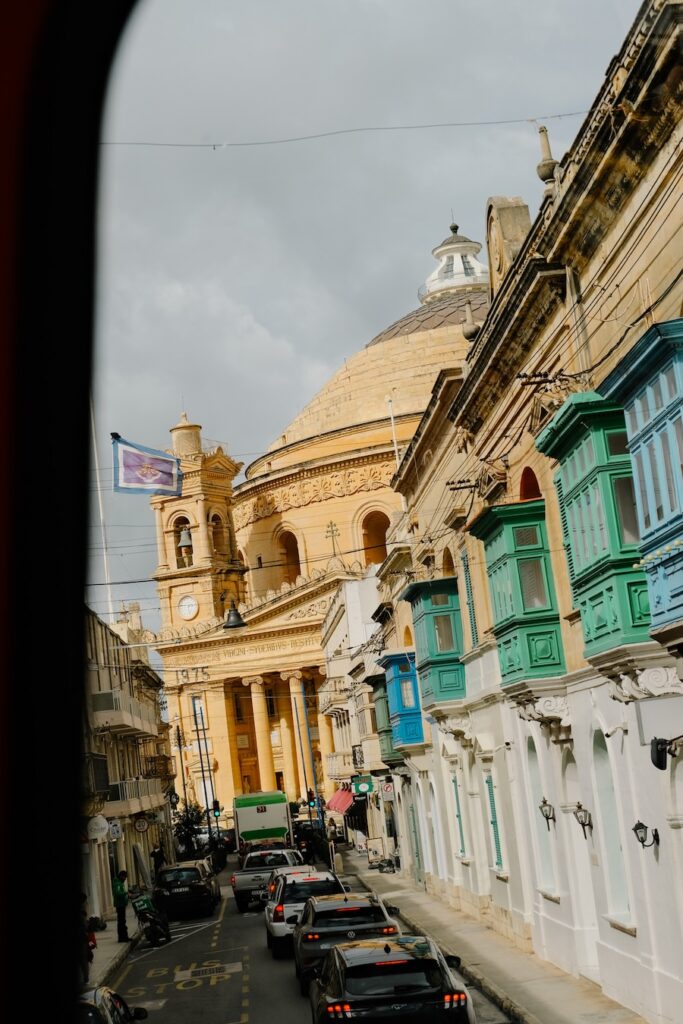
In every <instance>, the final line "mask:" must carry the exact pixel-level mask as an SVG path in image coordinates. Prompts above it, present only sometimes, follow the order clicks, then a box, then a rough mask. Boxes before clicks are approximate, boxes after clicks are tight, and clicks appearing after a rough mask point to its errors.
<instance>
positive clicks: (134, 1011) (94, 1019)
mask: <svg viewBox="0 0 683 1024" xmlns="http://www.w3.org/2000/svg"><path fill="white" fill-rule="evenodd" d="M146 1018H147V1010H145V1009H144V1007H142V1006H135V1007H130V1006H128V1004H127V1002H126V1001H125V999H124V998H123V997H122V996H120V995H119V994H118V992H114V991H113V989H110V988H107V987H106V985H100V986H98V987H97V988H90V989H87V990H86V991H84V992H82V993H81V997H80V1001H79V1004H78V1021H79V1024H128V1022H129V1021H133V1020H145V1019H146Z"/></svg>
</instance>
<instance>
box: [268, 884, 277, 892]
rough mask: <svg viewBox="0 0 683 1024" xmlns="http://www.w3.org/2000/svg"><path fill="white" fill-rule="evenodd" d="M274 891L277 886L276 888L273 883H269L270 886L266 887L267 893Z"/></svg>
mask: <svg viewBox="0 0 683 1024" xmlns="http://www.w3.org/2000/svg"><path fill="white" fill-rule="evenodd" d="M276 889H277V886H276V884H275V882H271V883H270V885H269V886H268V891H269V892H275V890H276Z"/></svg>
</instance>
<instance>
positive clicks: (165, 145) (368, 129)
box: [100, 110, 588, 149]
mask: <svg viewBox="0 0 683 1024" xmlns="http://www.w3.org/2000/svg"><path fill="white" fill-rule="evenodd" d="M587 113H588V111H587V110H572V111H569V112H568V113H565V114H539V115H538V116H537V117H509V118H499V119H497V120H492V121H439V122H435V123H434V124H378V125H366V126H364V127H359V128H335V129H333V130H332V131H328V132H313V133H311V134H310V135H292V136H288V137H286V138H283V139H250V140H245V141H242V142H154V141H151V140H148V139H142V140H136V141H130V142H127V141H122V142H119V141H115V140H114V141H108V140H106V139H103V140H102V142H101V143H100V145H101V146H133V147H135V146H137V147H147V148H150V149H239V148H246V147H250V146H284V145H288V144H289V143H290V142H310V141H311V140H313V139H329V138H332V137H333V136H335V135H361V134H370V133H372V132H415V131H424V130H426V129H431V128H486V127H490V126H496V125H506V124H535V123H536V122H538V121H557V120H559V119H560V118H563V117H582V116H584V115H585V114H587Z"/></svg>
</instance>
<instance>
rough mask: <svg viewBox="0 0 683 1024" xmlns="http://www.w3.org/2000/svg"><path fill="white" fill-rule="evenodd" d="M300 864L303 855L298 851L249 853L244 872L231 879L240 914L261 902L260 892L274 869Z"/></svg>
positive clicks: (236, 872) (238, 872) (236, 873)
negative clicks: (255, 902)
mask: <svg viewBox="0 0 683 1024" xmlns="http://www.w3.org/2000/svg"><path fill="white" fill-rule="evenodd" d="M298 864H301V854H300V853H299V852H298V851H297V850H255V851H254V852H252V853H248V854H247V856H246V857H245V859H244V867H243V868H242V870H241V871H235V872H234V874H233V875H232V877H231V879H230V885H231V886H232V892H233V896H234V897H235V904H236V906H237V910H238V912H239V913H240V914H243V913H244V911H245V910H246V909H247V907H248V906H249V904H250V903H253V902H254V900H260V898H261V897H260V892H261V890H262V889H263V886H264V885H265V884H266V882H267V881H268V879H269V878H270V875H271V873H272V871H273V868H278V867H285V866H296V865H298Z"/></svg>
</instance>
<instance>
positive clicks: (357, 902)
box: [292, 892, 401, 996]
mask: <svg viewBox="0 0 683 1024" xmlns="http://www.w3.org/2000/svg"><path fill="white" fill-rule="evenodd" d="M393 914H398V907H394V906H391V905H390V904H385V903H383V902H382V900H381V899H380V898H379V896H376V895H375V894H374V893H351V892H350V893H348V894H345V895H344V896H341V897H340V896H322V895H320V896H311V898H310V899H309V900H308V901H307V902H306V906H305V907H304V910H303V913H302V914H301V915H300V918H299V920H298V921H297V920H295V919H294V920H292V924H293V926H294V930H293V932H292V940H293V944H294V964H295V970H296V976H297V978H298V979H299V986H300V988H301V994H302V995H304V996H305V995H306V994H307V992H308V986H309V984H310V981H311V978H312V977H313V971H314V968H315V967H316V966H317V965H319V964H320V963H321V961H322V960H324V959H325V957H326V956H327V952H328V950H329V949H331V948H332V947H333V946H336V945H337V944H338V943H340V942H349V941H350V940H352V939H356V938H358V939H361V938H362V939H364V938H368V939H374V938H375V937H379V936H395V935H400V934H401V927H400V925H399V923H398V921H397V919H396V918H395V917H392V916H390V915H393Z"/></svg>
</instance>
